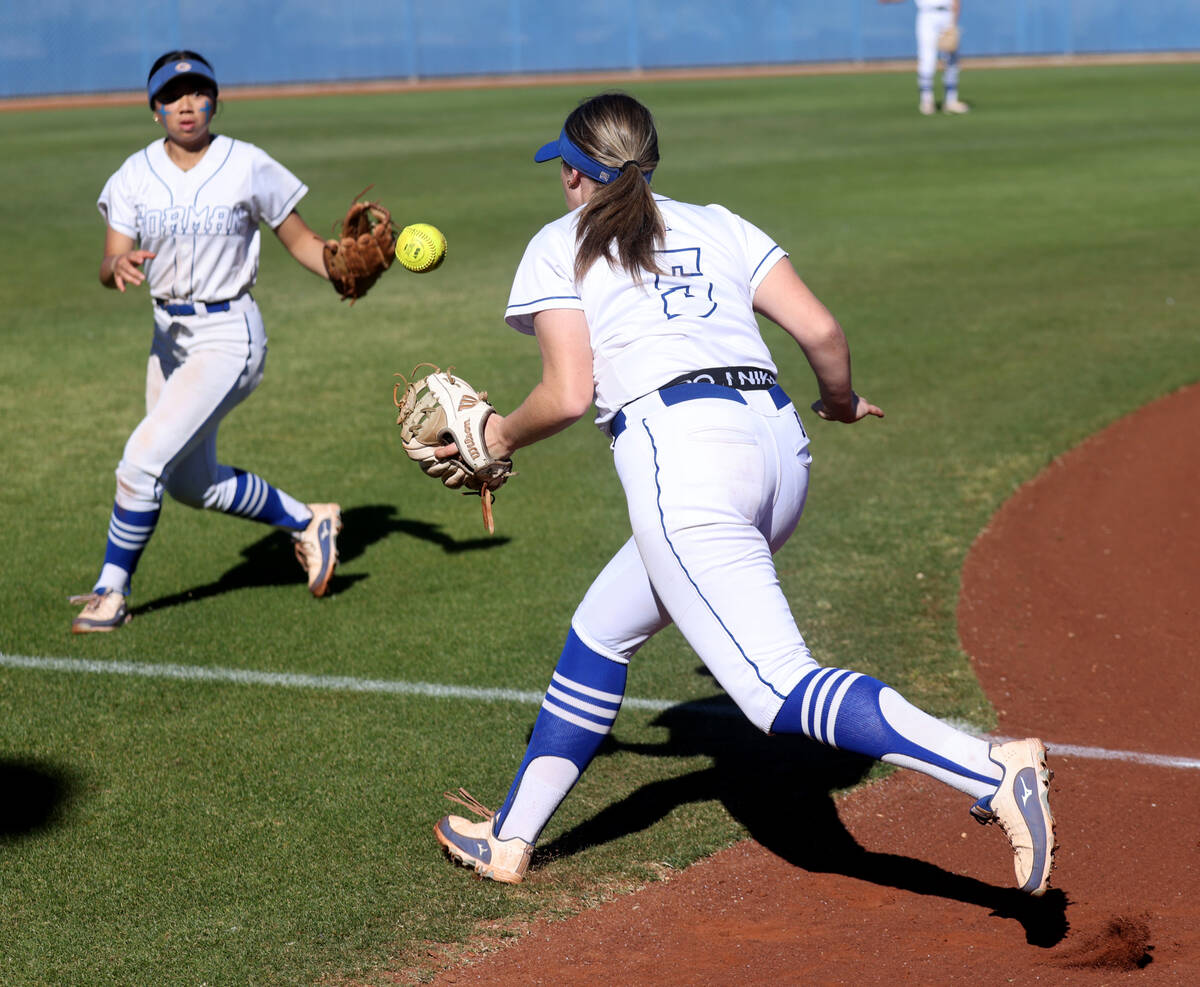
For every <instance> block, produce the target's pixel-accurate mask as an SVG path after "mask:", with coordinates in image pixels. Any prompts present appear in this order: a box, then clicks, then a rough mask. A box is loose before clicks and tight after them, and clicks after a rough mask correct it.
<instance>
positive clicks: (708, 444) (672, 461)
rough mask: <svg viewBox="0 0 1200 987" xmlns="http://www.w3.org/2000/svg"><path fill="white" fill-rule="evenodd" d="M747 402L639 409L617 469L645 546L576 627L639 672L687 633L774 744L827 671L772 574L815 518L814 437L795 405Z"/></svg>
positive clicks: (622, 565) (594, 598)
mask: <svg viewBox="0 0 1200 987" xmlns="http://www.w3.org/2000/svg"><path fill="white" fill-rule="evenodd" d="M683 386H690V385H683ZM736 393H738V394H740V395H741V397H742V398H743V399H744V400H745V402H746V403H744V404H743V403H737V402H735V401H732V400H724V399H720V398H699V399H695V400H688V401H683V402H681V403H678V404H673V405H670V406H666V405H664V404H663V402H662V400H661V399H660V398H659V396H658V394H657V392H655V393H653V394H650V395H647V396H646V397H643V398H639V399H638V400H637V401H635V402H632V403H631V404H629V405H627V406H626V407H625V409H624V411H625V415H626V420H627V422H628V426H627V428H626V429H625V431H624V432H622V433H621V434H620V435H619V436H618V437H617V438H616V440H615V441H614V443H613V455H614V459H615V463H616V468H617V473H618V475H619V477H620V480H621V484H622V486H623V487H624V489H625V496H626V500H627V503H628V507H629V517H630V521H631V524H632V527H633V537H632V538H631V539H630V540H629V542H627V543H626V544H625V545H624V547H622V548H621V550H620V551H619V552H618V553H617V554H616V556H614V558H613V559H612V561H611V562H610V563H609V564H608V565H607V566H606V567H605V569H604V570H603V572H601V573H600V575H599V576H598V577H597V578H596V580H595V582H594V583H593V584H592V586H591V588H590V589H589V590H588V592H587V594H586V596H585V597H584V599H583V602H582V603H581V604H580V605H579V608H578V609H577V610H576V613H575V616H574V618H573V619H572V626H573V627H574V628H575V631H576V634H578V635H579V637H580V639H581V640H582V641H583V642H584V644H586V645H587V646H588V647H590V648H592V649H593V650H595V651H597V652H599V653H601V654H604V655H606V656H608V657H610V658H613V659H616V660H618V661H627V660H628V659H629V657H630V656H631V655H632V654H633V653H634V652H635V651H637V649H638V648H639V647H641V645H642V644H643V643H645V641H646V640H647V639H648V638H649V637H650V636H651V635H653V634H654V633H656V632H657V631H659V630H661V629H662V628H663V627H665V626H667V624H669V623H671V622H672V621H674V623H675V624H676V625H677V626H678V627H679V630H680V631H681V633H682V634H683V636H684V638H685V639H686V640H687V642H688V644H689V645H690V646H691V647H692V649H693V650H694V651H695V652H696V653H697V655H699V656H700V658H701V660H702V661H703V662H704V664H705V665H706V666H707V667H708V669H709V670H710V671H711V672H712V674H713V675H714V676H715V678H716V680H717V681H718V682H719V683H720V685H721V687H722V688H723V689H724V690H725V691H726V692H727V693H728V694H729V696H730V697H731V698H732V699H733V700H734V702H736V703H737V705H738V706H739V708H741V710H742V711H743V712H744V713H745V714H746V716H747V717H748V718H749V719H750V720H751V721H752V722H753V723H754V724H755V725H756V726H758V727H759V728H760V729H761V730H763V731H768V730H769V729H770V726H771V724H772V722H773V721H774V719H775V716H776V714H777V713H778V711H779V708H780V706H781V705H782V704H783V700H784V698H785V697H786V696H787V695H788V693H790V692H791V691H792V689H793V688H794V687H795V686H796V684H797V683H798V682H799V681H800V679H801V678H802V677H803V675H804V674H805V672H807V671H809V670H810V669H812V668H813V667H814V666H815V664H816V663H815V661H814V660H813V657H812V655H811V654H810V652H809V650H808V647H807V646H806V645H805V643H804V639H803V637H802V636H801V634H800V631H799V629H798V628H797V627H796V622H795V620H794V619H793V618H792V614H791V610H790V609H789V607H788V602H787V599H786V598H785V597H784V595H783V592H782V590H781V588H780V586H779V579H778V577H777V575H776V572H775V565H774V561H773V560H772V553H773V552H775V551H777V550H778V549H779V548H780V547H781V546H782V545H783V544H784V542H786V541H787V539H788V537H789V536H790V535H791V533H792V532H793V530H795V527H796V524H797V522H798V521H799V520H800V515H801V512H802V511H803V510H804V500H805V497H806V494H807V491H808V473H809V462H810V458H809V454H808V436H807V435H806V434H805V432H804V428H803V426H802V425H801V423H800V419H799V417H798V416H797V414H796V411H795V409H794V407H793V406H792V405H791V404H790V403H785V404H784V407H782V408H778V407H776V402H775V400H773V398H772V394H771V392H768V391H742V392H736ZM779 393H782V392H779Z"/></svg>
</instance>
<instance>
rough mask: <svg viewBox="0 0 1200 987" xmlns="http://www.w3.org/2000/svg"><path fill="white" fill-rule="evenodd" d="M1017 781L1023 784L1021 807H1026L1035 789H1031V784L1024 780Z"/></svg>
mask: <svg viewBox="0 0 1200 987" xmlns="http://www.w3.org/2000/svg"><path fill="white" fill-rule="evenodd" d="M1017 781H1019V782H1020V783H1021V805H1025V804H1026V803H1028V802H1029V796H1031V795H1032V794H1033V789H1032V788H1030V787H1029V782H1027V781H1026V780H1025V779H1024V778H1018V779H1017Z"/></svg>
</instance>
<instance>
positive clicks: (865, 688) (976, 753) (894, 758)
mask: <svg viewBox="0 0 1200 987" xmlns="http://www.w3.org/2000/svg"><path fill="white" fill-rule="evenodd" d="M771 729H772V732H774V733H802V734H804V735H805V736H807V737H811V738H812V739H813V740H818V741H820V742H821V743H824V744H829V745H830V746H831V747H838V748H841V749H842V750H848V751H854V752H855V753H857V754H866V755H867V756H869V757H873V758H876V759H877V760H880V761H887V762H888V763H889V764H898V765H901V766H902V767H906V768H914V769H915V770H917V771H920V772H922V773H924V774H927V775H931V776H932V777H934V778H938V779H939V780H941V781H944V782H946V783H947V784H948V785H952V786H954V787H955V788H957V789H959V790H960V791H963V792H966V793H968V794H969V795H973V796H974V797H975V798H982V797H983V796H984V795H988V794H991V793H992V792H994V791H995V789H996V784H997V783H998V782H999V781H1000V774H1001V773H1000V771H999V769H998V768H997V766H996V764H995V762H993V761H992V760H991V759H990V758H989V757H988V751H989V749H990V745H989V744H988V742H987V741H985V740H982V739H980V738H978V737H972V736H971V735H970V734H967V733H964V732H963V731H961V730H957V729H955V728H954V727H952V726H950V725H949V724H946V723H943V722H942V721H941V720H938V719H936V718H934V717H932V716H930V715H929V714H928V713H925V712H922V711H921V710H919V709H917V708H916V707H915V706H913V705H912V704H911V703H909V702H908V701H907V700H905V699H904V697H903V696H901V695H900V694H899V693H898V692H896V690H895V689H892V688H891V687H889V686H887V685H885V684H884V683H882V682H880V681H879V680H878V679H873V678H871V677H870V676H869V675H863V674H861V673H860V672H852V671H849V670H847V669H843V668H816V669H813V671H811V672H809V673H808V675H806V676H805V677H804V678H803V679H801V681H800V683H799V685H797V686H796V688H795V689H793V690H792V691H791V693H790V694H789V695H788V697H787V699H785V700H784V703H783V706H782V708H781V709H780V710H779V714H778V715H777V716H776V717H775V722H774V724H773V725H772V727H771Z"/></svg>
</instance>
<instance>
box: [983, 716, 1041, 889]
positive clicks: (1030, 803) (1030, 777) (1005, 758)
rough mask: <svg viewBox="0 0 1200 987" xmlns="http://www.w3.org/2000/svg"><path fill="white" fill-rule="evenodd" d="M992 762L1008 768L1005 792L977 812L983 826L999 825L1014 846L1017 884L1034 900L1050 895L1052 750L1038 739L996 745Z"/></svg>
mask: <svg viewBox="0 0 1200 987" xmlns="http://www.w3.org/2000/svg"><path fill="white" fill-rule="evenodd" d="M989 757H990V758H991V759H992V761H993V762H994V763H996V764H998V765H1000V767H1001V768H1003V769H1004V777H1003V778H1001V779H1000V787H999V788H997V789H996V791H995V793H994V794H992V795H988V796H985V797H984V798H981V799H980V800H979V801H978V802H976V803H975V804H974V805H973V806H972V807H971V815H973V816H974V817H975V818H976V819H978V820H979V821H980V822H981V823H990V822H998V823H999V824H1000V828H1001V829H1003V830H1004V833H1005V835H1006V836H1007V837H1008V841H1009V843H1011V844H1012V848H1013V854H1014V860H1013V867H1014V869H1015V871H1016V875H1017V884H1018V885H1019V886H1020V888H1021V890H1022V891H1027V892H1029V894H1031V895H1041V894H1045V892H1046V888H1047V887H1048V886H1049V883H1050V871H1051V869H1052V868H1053V867H1054V851H1055V849H1056V847H1055V843H1054V816H1053V814H1051V812H1050V779H1051V778H1052V777H1053V776H1054V772H1052V771H1051V770H1050V769H1049V768H1048V767H1046V745H1045V744H1043V743H1042V742H1041V741H1040V740H1038V739H1037V738H1035V737H1030V738H1028V739H1027V740H1014V741H1011V742H1010V743H1007V744H993V745H992V747H991V751H990V753H989Z"/></svg>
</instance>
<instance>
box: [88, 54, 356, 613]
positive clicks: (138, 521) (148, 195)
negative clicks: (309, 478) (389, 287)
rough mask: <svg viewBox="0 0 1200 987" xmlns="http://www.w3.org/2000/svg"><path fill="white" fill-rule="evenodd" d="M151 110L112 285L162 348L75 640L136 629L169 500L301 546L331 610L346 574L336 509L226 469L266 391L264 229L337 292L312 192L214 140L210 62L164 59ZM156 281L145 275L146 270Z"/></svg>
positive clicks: (116, 237) (104, 273)
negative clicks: (132, 604)
mask: <svg viewBox="0 0 1200 987" xmlns="http://www.w3.org/2000/svg"><path fill="white" fill-rule="evenodd" d="M147 96H148V99H149V102H150V107H151V109H152V110H153V112H154V117H155V120H156V121H158V123H159V124H160V125H161V126H162V127H163V130H164V131H165V136H164V137H163V138H161V139H158V140H155V141H154V142H153V143H151V144H150V145H149V146H148V147H146V148H143V149H142V150H140V151H138V152H137V153H136V154H133V155H131V156H130V157H129V158H128V159H127V160H126V161H125V163H124V164H122V165H121V167H120V168H119V169H118V170H117V172H116V174H114V175H113V176H112V177H111V178H109V180H108V182H107V183H106V184H105V186H104V190H103V191H102V192H101V193H100V199H99V202H98V206H99V209H100V213H101V215H103V216H104V218H105V221H106V222H107V224H108V227H107V233H106V237H105V246H104V259H103V261H102V262H101V265H100V281H101V283H102V284H104V285H106V286H107V287H110V288H116V289H117V290H119V291H122V292H124V291H125V290H126V288H127V287H128V286H130V285H141V284H143V283H144V284H146V286H147V287H148V289H149V294H150V296H151V305H152V311H153V319H154V335H153V338H152V341H151V346H150V357H149V362H148V364H147V368H146V417H145V418H143V419H142V421H141V423H140V424H139V425H138V426H137V428H136V429H134V432H133V434H132V435H131V436H130V437H129V440H128V442H127V443H126V445H125V451H124V454H123V455H122V457H121V461H120V463H119V464H118V466H117V470H116V474H117V490H116V498H115V502H114V504H113V509H112V515H111V519H110V521H109V527H108V541H107V545H106V549H105V554H104V564H103V566H102V568H101V571H100V575H99V577H98V578H97V580H96V583H95V587H94V588H93V590H92V592H91V593H88V594H85V595H83V596H80V597H73V598H72V601H73V602H75V603H83V604H84V608H83V610H82V611H81V612H80V614H79V615H78V616H77V617H76V618H75V621H74V623H73V625H72V630H73V631H74V632H76V633H88V632H93V631H109V630H113V629H114V628H117V627H120V626H122V625H123V624H124V623H126V621H128V619H129V613H128V609H127V607H126V597H127V595H128V594H129V591H130V580H131V578H132V576H133V573H134V570H135V569H136V568H137V564H138V560H139V558H140V557H141V554H142V552H143V551H144V549H145V547H146V544H147V542H148V541H149V540H150V536H151V535H152V534H153V532H154V528H155V525H156V524H157V522H158V517H159V512H160V510H161V507H162V498H163V493H164V491H166V492H167V493H170V494H171V496H172V497H174V498H175V499H176V500H178V501H181V502H182V503H185V504H188V505H189V506H191V507H203V508H211V509H213V510H218V511H223V512H225V513H227V514H235V515H238V516H240V517H246V518H252V519H254V520H256V521H262V522H264V523H267V524H272V525H277V526H279V527H282V528H287V529H289V530H291V531H293V532H295V536H294V537H295V538H296V550H297V557H298V558H299V560H300V562H301V565H303V566H304V568H305V570H306V574H307V577H308V582H309V588H310V590H311V591H312V593H313V595H315V596H321V595H323V594H324V593H325V591H326V589H327V588H328V586H329V581H330V578H331V577H332V575H333V571H334V567H335V566H336V563H337V544H336V537H337V533H338V531H339V530H340V529H341V511H340V508H339V507H338V505H337V504H304V503H301V502H300V501H298V500H296V499H295V498H294V497H292V496H290V495H289V494H287V493H285V492H284V491H282V490H279V489H278V488H276V487H273V486H272V485H271V484H269V483H268V482H267V481H266V480H264V479H262V477H259V476H256V475H255V474H253V473H249V472H246V471H244V470H241V469H237V468H235V467H232V466H227V465H225V464H223V463H220V462H218V460H217V429H218V428H219V426H220V424H221V421H222V419H223V418H224V417H225V416H226V415H227V414H228V413H229V412H230V411H231V410H232V409H233V408H234V407H235V406H237V405H238V404H239V403H240V402H241V401H243V400H245V399H246V398H247V397H249V396H250V394H251V393H252V392H253V391H254V389H255V387H257V386H258V383H259V381H260V380H262V375H263V365H264V361H265V359H266V353H267V337H266V332H265V330H264V328H263V321H262V316H261V314H260V313H259V310H258V305H257V304H256V303H255V301H254V299H253V298H252V297H251V295H250V289H251V287H252V286H253V285H254V283H255V279H256V277H257V273H258V258H259V224H260V223H266V224H267V225H268V226H270V227H271V228H272V229H273V230H274V231H275V232H276V234H277V235H278V236H279V238H280V240H281V241H282V242H283V243H284V245H285V246H286V247H287V249H288V251H289V252H290V253H291V254H292V256H294V257H295V258H296V259H297V260H298V261H299V262H300V263H301V264H302V265H303V266H304V267H307V268H308V269H309V270H311V271H313V272H314V273H316V274H319V275H321V276H322V277H325V276H326V275H325V269H324V263H323V260H322V240H321V238H320V237H319V236H317V234H316V233H315V232H313V231H312V230H311V229H310V228H309V227H308V226H307V224H305V222H304V221H303V220H302V219H301V218H300V216H299V214H298V213H297V212H296V211H295V209H296V204H297V203H298V202H299V201H300V199H301V198H302V197H303V196H304V194H305V193H306V192H307V191H308V189H307V187H306V186H305V185H304V184H303V183H302V182H301V181H300V180H299V179H298V178H296V176H295V175H293V174H291V172H289V171H288V170H287V169H286V168H284V167H283V166H282V165H280V164H278V163H277V162H276V161H274V160H272V158H271V157H270V156H268V155H267V154H266V153H265V152H263V151H261V150H259V149H258V148H257V147H255V146H254V145H252V144H247V143H245V142H243V141H238V140H233V139H232V138H229V137H223V136H215V135H213V134H211V132H210V130H209V124H210V121H211V119H212V114H213V111H214V110H215V107H216V98H217V82H216V78H215V76H214V74H213V70H212V67H211V66H210V65H209V64H208V63H207V62H206V61H205V60H204V59H203V58H201V56H199V55H197V54H196V53H195V52H190V51H175V52H168V53H167V54H166V55H163V56H162V57H161V58H159V59H158V61H157V62H156V63H155V64H154V66H153V68H152V69H151V70H150V76H149V79H148V82H147ZM143 268H144V270H143Z"/></svg>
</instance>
